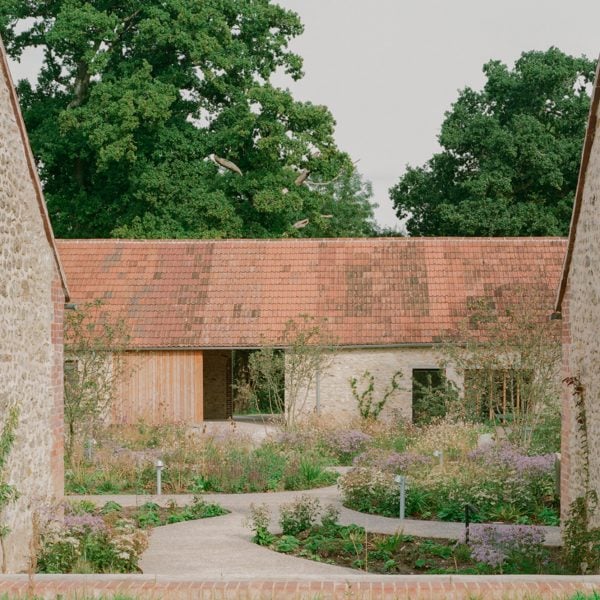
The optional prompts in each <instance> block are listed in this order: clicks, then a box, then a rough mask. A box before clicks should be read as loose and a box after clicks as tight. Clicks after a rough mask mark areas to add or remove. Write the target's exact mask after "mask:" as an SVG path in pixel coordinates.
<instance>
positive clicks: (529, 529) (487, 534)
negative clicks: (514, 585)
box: [470, 525, 547, 573]
mask: <svg viewBox="0 0 600 600" xmlns="http://www.w3.org/2000/svg"><path fill="white" fill-rule="evenodd" d="M544 538H545V535H544V530H543V529H542V528H541V527H535V526H531V525H472V526H471V538H470V546H471V554H472V557H473V559H474V560H476V561H477V562H480V563H482V564H484V565H487V566H489V567H491V568H492V569H494V570H498V571H500V572H501V573H502V570H503V568H504V567H505V565H507V564H508V563H510V566H511V570H513V571H514V570H518V571H525V572H528V571H531V570H533V572H539V567H540V565H541V564H543V563H544V561H545V560H546V558H547V553H546V551H545V549H544V547H543V543H544Z"/></svg>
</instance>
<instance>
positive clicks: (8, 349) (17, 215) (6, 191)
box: [0, 66, 64, 571]
mask: <svg viewBox="0 0 600 600" xmlns="http://www.w3.org/2000/svg"><path fill="white" fill-rule="evenodd" d="M3 68H4V66H3ZM9 86H10V82H9V81H7V79H6V78H5V77H4V76H2V73H1V72H0V331H1V332H2V334H1V336H0V424H2V423H3V421H4V418H5V416H6V414H7V411H9V410H10V408H11V407H13V406H15V407H17V408H18V410H19V413H20V416H19V423H18V427H17V431H16V439H15V443H14V444H13V447H12V451H11V453H10V455H9V458H8V461H7V464H6V468H5V475H6V480H7V481H8V482H9V483H11V484H13V485H15V487H16V488H17V490H18V492H19V493H20V497H19V498H18V500H17V501H16V502H13V503H11V504H10V505H9V506H8V507H7V508H6V510H5V511H4V513H3V514H2V515H0V522H1V523H2V524H3V525H7V526H8V527H9V528H10V530H11V532H10V534H9V536H8V539H7V540H6V542H5V546H6V548H7V557H6V561H7V567H8V570H9V571H19V570H22V569H25V568H26V567H27V564H28V557H29V544H30V539H31V532H32V519H33V515H34V513H35V511H36V510H37V509H38V508H41V507H43V506H44V505H47V504H49V503H51V502H52V501H53V498H55V497H57V496H62V490H63V480H62V475H63V472H62V470H63V467H62V385H63V381H62V349H61V344H62V310H63V305H64V294H63V292H62V287H61V282H60V278H59V274H58V271H57V265H56V262H55V259H54V255H53V252H52V247H51V245H50V243H49V241H48V237H47V235H46V231H45V229H44V225H45V223H44V220H43V218H42V215H41V212H40V206H39V204H38V196H37V193H38V190H37V188H36V183H35V180H34V175H32V172H31V171H30V163H29V162H28V154H27V150H26V149H25V146H24V138H23V132H22V130H21V129H20V126H19V125H20V122H19V120H18V116H17V114H16V112H15V107H14V105H13V104H12V102H13V98H12V97H11V89H10V87H9Z"/></svg>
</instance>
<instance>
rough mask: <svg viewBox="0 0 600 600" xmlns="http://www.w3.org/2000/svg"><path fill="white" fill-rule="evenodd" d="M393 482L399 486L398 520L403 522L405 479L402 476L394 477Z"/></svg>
mask: <svg viewBox="0 0 600 600" xmlns="http://www.w3.org/2000/svg"><path fill="white" fill-rule="evenodd" d="M394 480H395V481H396V483H397V484H398V485H399V486H400V520H401V521H404V512H405V507H406V477H405V476H404V475H396V477H394Z"/></svg>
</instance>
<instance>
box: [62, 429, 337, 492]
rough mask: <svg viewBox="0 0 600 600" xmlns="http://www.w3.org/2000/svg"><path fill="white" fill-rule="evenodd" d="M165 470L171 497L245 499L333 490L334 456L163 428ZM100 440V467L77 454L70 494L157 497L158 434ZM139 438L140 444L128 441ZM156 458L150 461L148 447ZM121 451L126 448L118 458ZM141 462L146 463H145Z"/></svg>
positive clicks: (68, 480)
mask: <svg viewBox="0 0 600 600" xmlns="http://www.w3.org/2000/svg"><path fill="white" fill-rule="evenodd" d="M157 430H158V431H160V432H161V433H162V435H163V438H162V440H161V441H160V446H159V448H158V450H160V453H161V454H160V455H161V457H162V460H163V462H164V464H165V469H164V471H163V478H162V484H163V491H164V492H165V493H174V494H180V493H194V494H195V493H200V492H223V493H244V492H264V491H276V490H283V489H288V490H302V489H310V488H314V487H322V486H325V485H331V484H333V483H334V482H335V480H336V477H337V474H336V473H334V472H333V471H330V470H328V469H327V467H328V466H329V464H330V462H329V461H330V459H329V456H328V455H326V454H322V453H320V452H319V451H318V450H317V449H309V448H307V449H302V448H287V447H285V448H284V447H281V446H280V445H278V444H275V443H273V442H271V441H266V442H264V443H263V444H262V445H260V446H258V447H255V446H254V445H253V444H252V443H250V442H249V440H248V439H247V438H245V437H244V436H237V435H232V436H231V437H230V438H227V439H213V438H211V437H207V438H204V439H200V438H199V437H198V436H197V435H194V434H193V433H188V432H186V431H185V428H179V429H177V428H165V427H158V428H157ZM114 431H115V433H113V434H112V435H114V436H115V437H114V438H113V437H111V436H110V434H109V432H105V433H104V435H106V436H107V437H106V438H105V439H103V438H102V437H100V438H98V440H99V443H98V446H97V449H96V452H95V456H94V462H93V463H90V462H88V461H86V460H84V459H82V458H81V457H80V456H79V455H78V454H75V455H74V456H73V457H72V458H71V459H70V460H69V461H68V462H67V463H66V469H65V489H66V490H67V492H70V493H77V494H114V493H128V492H129V493H138V494H143V493H149V492H151V493H153V492H154V491H155V489H156V470H155V469H154V466H153V464H154V461H155V459H156V454H155V452H156V450H157V448H155V444H154V442H155V437H156V436H155V434H154V433H151V431H150V428H145V429H144V430H143V432H142V434H140V433H139V429H138V428H137V427H136V428H133V427H123V428H115V430H114ZM130 435H133V436H135V439H134V440H132V439H129V440H126V439H124V438H126V437H128V436H130ZM145 443H148V444H150V447H151V448H152V450H153V452H151V453H148V455H144V450H145V449H147V448H144V444H145ZM115 447H118V448H120V451H119V452H118V453H115V452H114V449H115ZM140 459H141V460H140Z"/></svg>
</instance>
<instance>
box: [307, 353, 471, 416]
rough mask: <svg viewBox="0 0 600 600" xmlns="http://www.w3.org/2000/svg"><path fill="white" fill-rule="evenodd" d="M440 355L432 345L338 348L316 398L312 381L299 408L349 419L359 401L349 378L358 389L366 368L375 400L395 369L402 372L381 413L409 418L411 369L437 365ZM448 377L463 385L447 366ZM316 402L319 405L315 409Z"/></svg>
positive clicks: (410, 413)
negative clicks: (372, 378)
mask: <svg viewBox="0 0 600 600" xmlns="http://www.w3.org/2000/svg"><path fill="white" fill-rule="evenodd" d="M442 358H443V357H442V355H441V354H440V353H439V352H438V351H436V349H435V347H433V346H428V347H417V346H413V347H411V346H401V347H389V348H348V349H338V350H337V351H336V354H335V356H334V358H333V361H332V362H331V363H330V364H329V365H328V368H327V369H326V370H325V371H324V372H323V373H321V374H320V376H319V385H318V388H319V394H318V395H319V398H318V401H317V389H316V388H317V386H316V384H314V383H313V385H312V386H311V387H310V389H309V391H308V394H307V395H305V394H304V393H301V394H300V397H301V398H305V397H306V402H302V406H299V407H298V408H299V409H300V411H301V412H305V413H310V412H319V413H320V414H324V415H328V416H330V417H332V418H335V419H336V420H339V421H340V422H344V421H346V422H348V421H350V420H352V419H353V418H355V417H357V416H358V414H359V413H358V405H357V402H356V399H355V398H354V396H353V394H352V389H351V387H350V379H351V378H352V377H355V378H356V379H358V391H359V393H360V392H361V391H362V390H364V389H365V386H366V381H367V380H365V379H361V377H362V375H363V374H364V373H365V371H368V372H369V373H370V374H371V375H373V377H374V378H375V392H374V395H373V399H374V401H375V402H377V401H378V400H379V399H380V398H381V397H382V395H383V393H384V391H385V390H386V388H387V387H388V386H389V384H390V381H391V379H392V377H393V375H394V373H396V372H397V371H400V372H401V373H402V377H401V379H400V381H399V383H400V388H399V389H398V390H397V391H396V392H395V393H394V394H392V396H391V397H390V399H389V401H388V402H387V403H386V405H385V407H384V410H383V412H382V414H381V416H382V418H384V419H385V418H386V417H391V416H393V415H395V414H396V415H399V416H402V417H403V418H406V419H408V420H411V419H412V370H413V369H438V368H440V367H439V365H440V361H441V360H442ZM446 376H447V377H448V379H450V380H451V381H453V382H454V383H456V384H457V386H459V387H461V386H462V377H460V376H459V374H458V373H457V372H456V371H455V369H453V368H451V367H448V368H447V369H446ZM317 406H318V409H317Z"/></svg>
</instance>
